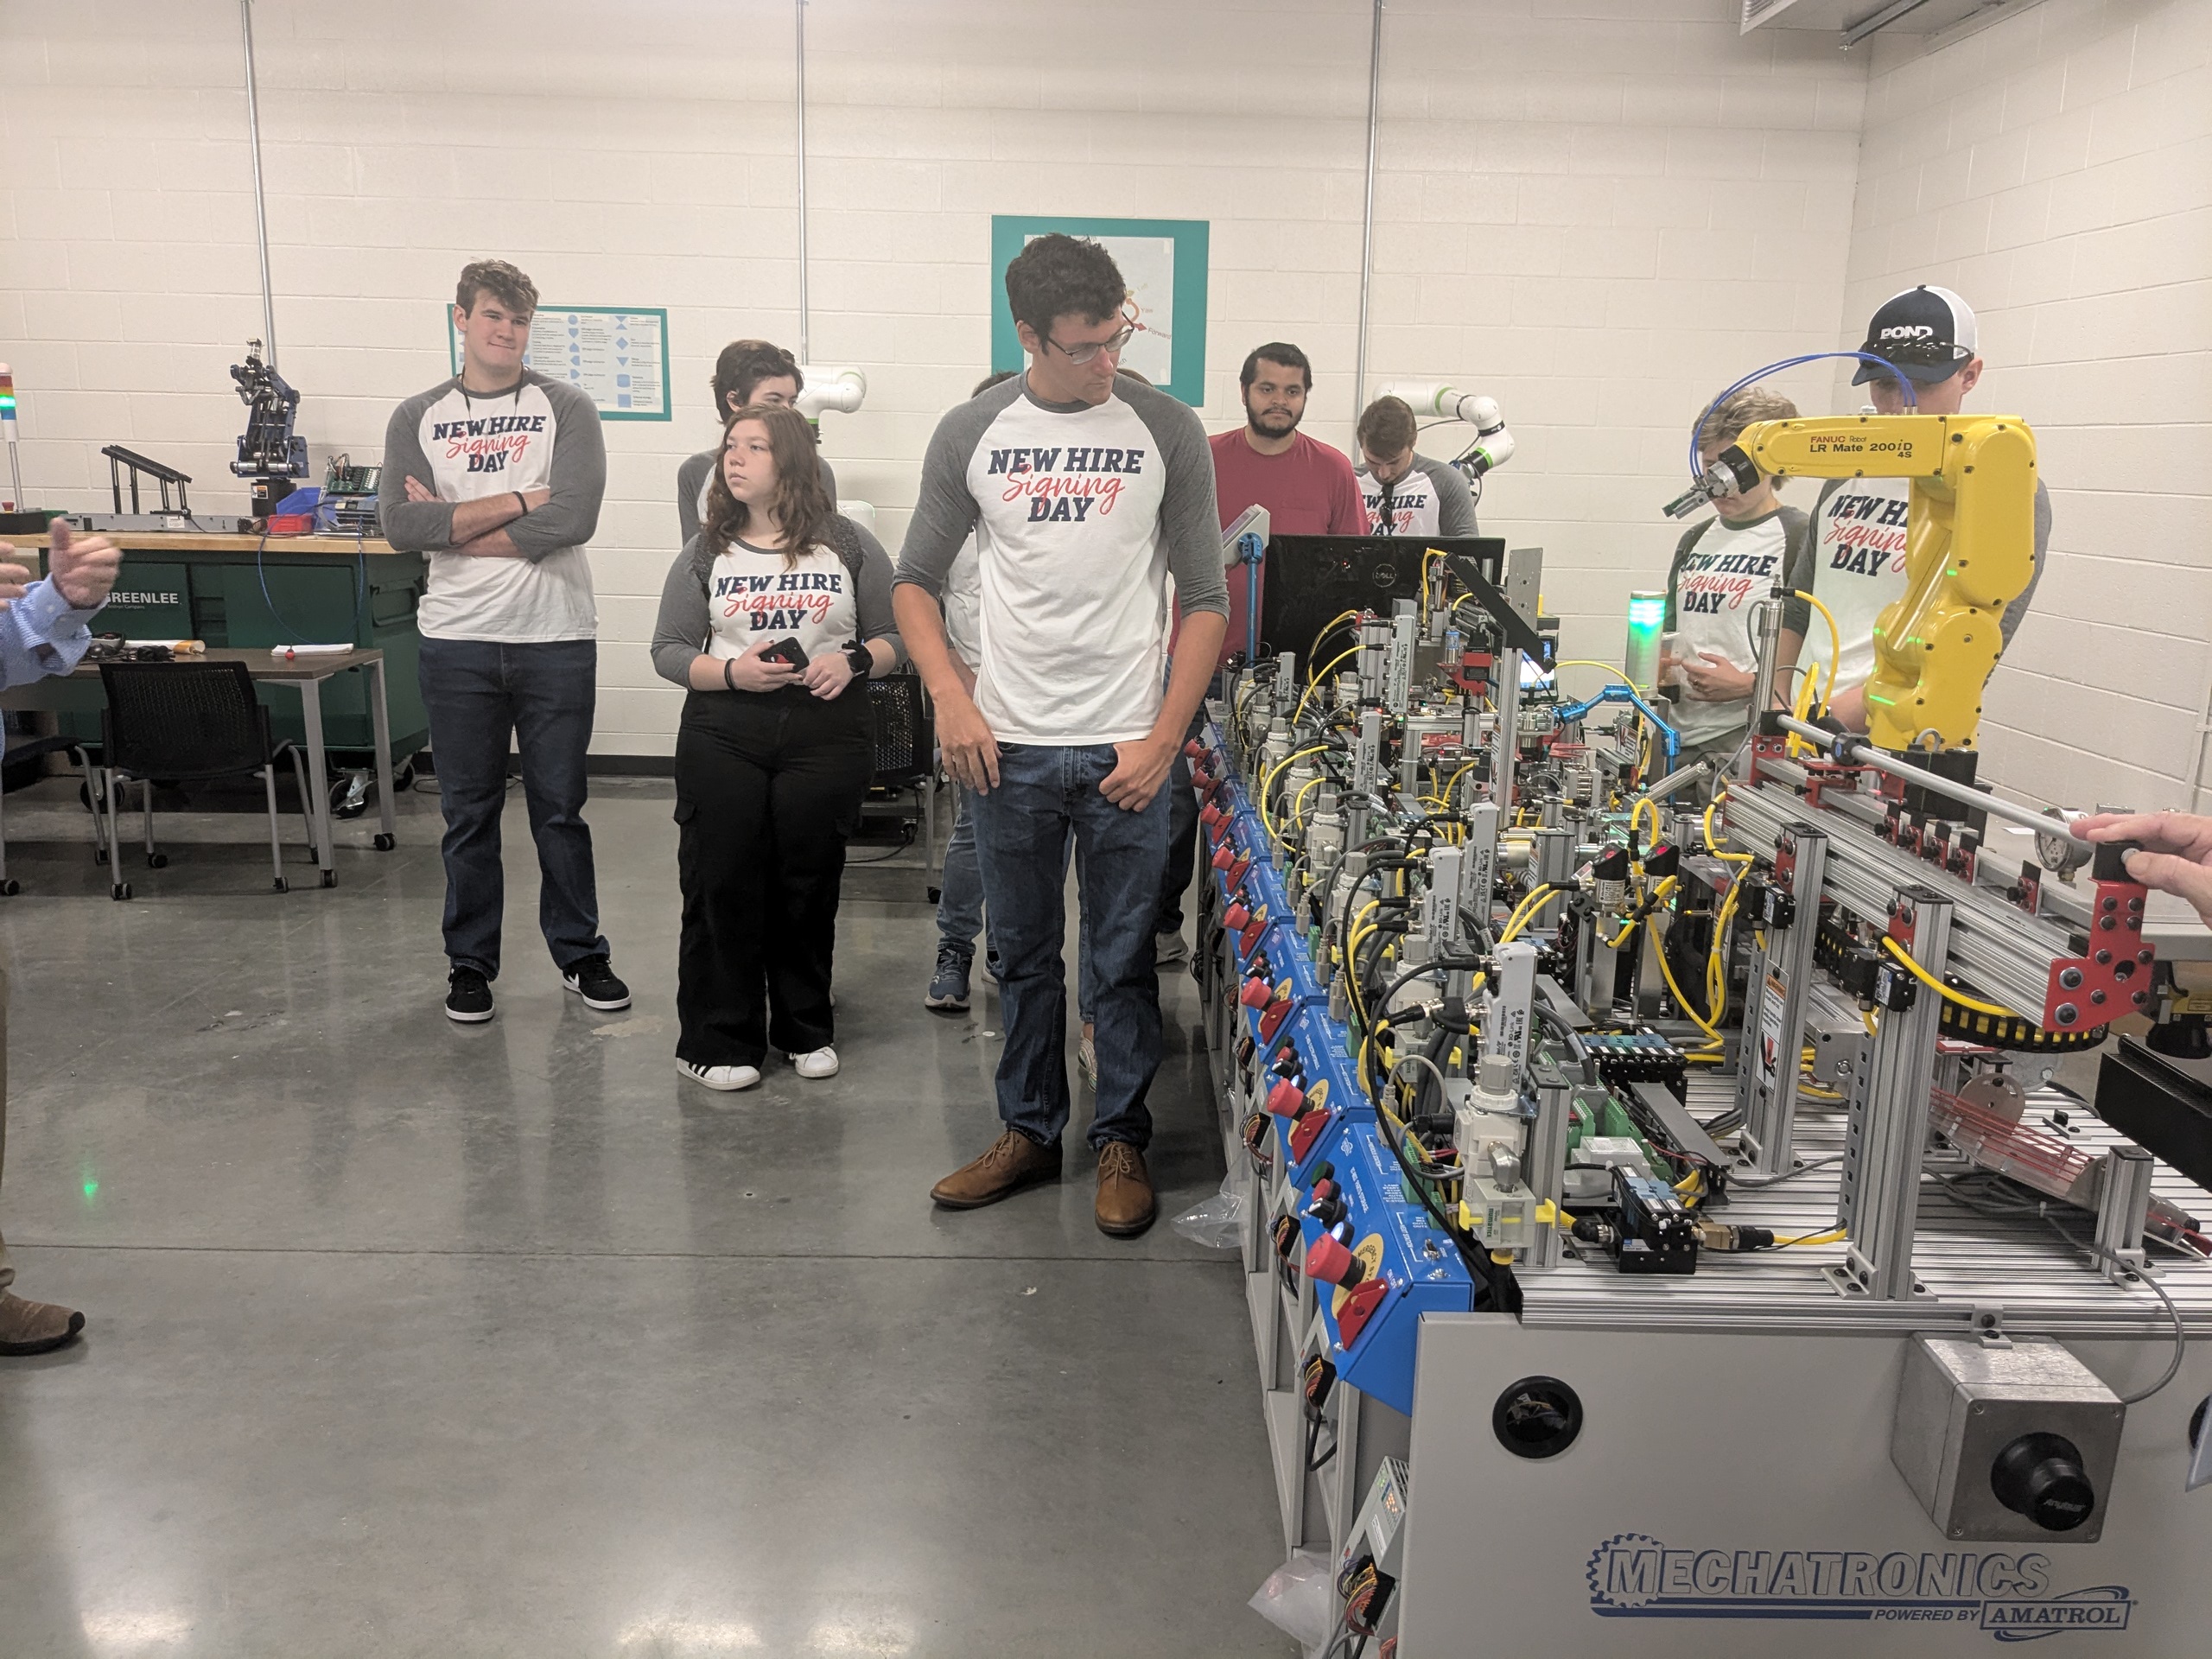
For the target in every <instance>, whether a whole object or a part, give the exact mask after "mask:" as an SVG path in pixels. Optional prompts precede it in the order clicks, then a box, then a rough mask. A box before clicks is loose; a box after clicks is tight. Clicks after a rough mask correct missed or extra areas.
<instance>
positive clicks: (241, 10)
mask: <svg viewBox="0 0 2212 1659" xmlns="http://www.w3.org/2000/svg"><path fill="white" fill-rule="evenodd" d="M238 35H239V38H240V40H241V41H242V42H243V43H244V45H245V137H246V149H247V151H248V153H250V154H251V156H252V157H253V237H254V244H255V245H256V246H257V248H258V249H259V250H260V251H261V332H262V333H263V334H264V335H265V336H266V338H265V339H264V340H263V341H262V342H261V343H262V346H263V348H264V351H265V352H266V353H267V358H268V363H269V366H270V368H271V369H274V368H275V367H276V366H277V294H276V289H275V288H274V287H273V286H272V285H271V283H270V280H269V205H268V201H267V200H266V198H265V197H264V195H263V194H262V188H261V100H260V98H259V96H258V92H259V89H258V87H257V86H256V84H255V79H254V73H253V0H238Z"/></svg>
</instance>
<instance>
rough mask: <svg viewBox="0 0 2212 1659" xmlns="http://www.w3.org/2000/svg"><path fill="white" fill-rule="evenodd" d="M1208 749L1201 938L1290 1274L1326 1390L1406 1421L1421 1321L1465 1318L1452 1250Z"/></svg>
mask: <svg viewBox="0 0 2212 1659" xmlns="http://www.w3.org/2000/svg"><path fill="white" fill-rule="evenodd" d="M1206 748H1207V753H1206V756H1205V760H1203V761H1202V762H1201V763H1200V764H1201V766H1202V769H1203V771H1204V772H1205V773H1206V774H1207V775H1208V776H1210V777H1211V779H1212V780H1213V783H1212V787H1211V790H1210V791H1208V793H1207V798H1206V801H1205V810H1203V811H1202V813H1201V824H1202V849H1201V853H1202V856H1203V857H1204V858H1205V860H1206V861H1207V874H1208V875H1209V876H1210V878H1211V880H1212V882H1213V886H1214V890H1215V893H1216V894H1217V898H1218V900H1219V903H1218V905H1217V906H1215V908H1214V925H1217V926H1218V927H1219V928H1220V929H1221V931H1222V932H1223V933H1224V934H1226V935H1227V936H1228V937H1229V938H1230V954H1231V957H1232V959H1233V961H1234V962H1235V963H1236V983H1235V984H1234V985H1233V986H1230V987H1228V988H1226V994H1227V995H1232V996H1234V997H1235V998H1236V1003H1237V1010H1236V1011H1237V1015H1238V1019H1237V1025H1236V1028H1237V1029H1239V1030H1241V1031H1242V1032H1243V1033H1244V1034H1245V1035H1247V1036H1248V1037H1249V1038H1250V1039H1251V1041H1252V1043H1253V1045H1254V1051H1255V1052H1254V1057H1253V1060H1252V1062H1251V1065H1250V1068H1249V1070H1250V1071H1256V1072H1257V1074H1258V1077H1259V1079H1260V1087H1259V1090H1258V1093H1259V1096H1260V1102H1261V1104H1262V1109H1267V1110H1268V1114H1269V1117H1270V1133H1271V1136H1272V1141H1271V1144H1270V1146H1269V1155H1270V1156H1271V1157H1272V1158H1273V1159H1274V1160H1280V1166H1281V1168H1282V1169H1283V1170H1284V1171H1285V1172H1286V1175H1287V1181H1288V1185H1289V1189H1290V1194H1291V1200H1290V1205H1289V1206H1288V1207H1289V1208H1290V1209H1292V1211H1294V1213H1295V1214H1296V1215H1297V1217H1298V1218H1299V1237H1298V1239H1297V1241H1296V1244H1295V1247H1294V1249H1292V1250H1291V1252H1290V1255H1289V1260H1288V1266H1289V1267H1290V1268H1291V1269H1292V1270H1293V1271H1300V1272H1306V1271H1311V1274H1312V1276H1313V1277H1314V1278H1315V1280H1316V1281H1317V1282H1316V1284H1315V1290H1316V1293H1317V1295H1318V1298H1319V1306H1320V1308H1321V1313H1322V1318H1323V1319H1324V1321H1325V1324H1326V1326H1327V1329H1328V1333H1329V1337H1330V1340H1331V1346H1332V1353H1331V1357H1332V1361H1333V1363H1335V1365H1336V1367H1337V1373H1338V1376H1339V1377H1340V1378H1341V1379H1342V1380H1343V1381H1344V1382H1345V1383H1349V1384H1351V1386H1352V1387H1354V1388H1357V1389H1359V1390H1361V1392H1363V1393H1364V1394H1367V1395H1371V1396H1372V1397H1373V1398H1375V1399H1377V1400H1380V1401H1381V1402H1383V1403H1384V1404H1385V1405H1388V1406H1389V1407H1391V1408H1393V1409H1395V1410H1397V1411H1400V1412H1404V1413H1407V1414H1410V1413H1411V1412H1412V1410H1413V1393H1414V1357H1415V1352H1416V1349H1417V1346H1418V1344H1419V1341H1420V1335H1421V1315H1422V1314H1423V1313H1430V1312H1440V1313H1466V1312H1468V1311H1469V1310H1470V1309H1471V1308H1472V1306H1474V1282H1473V1281H1472V1280H1471V1278H1470V1277H1469V1275H1468V1273H1467V1269H1466V1267H1465V1263H1463V1262H1461V1261H1460V1259H1459V1252H1458V1250H1457V1249H1455V1248H1454V1247H1453V1245H1452V1241H1451V1239H1450V1238H1449V1237H1448V1236H1446V1234H1445V1232H1444V1231H1443V1230H1442V1229H1441V1228H1440V1227H1439V1226H1438V1225H1437V1224H1435V1222H1434V1220H1433V1218H1432V1217H1430V1215H1429V1213H1428V1211H1427V1210H1426V1209H1425V1208H1424V1207H1423V1206H1422V1205H1421V1200H1420V1199H1419V1198H1416V1197H1414V1195H1413V1194H1411V1193H1409V1192H1407V1191H1406V1190H1405V1187H1404V1185H1403V1176H1402V1171H1401V1170H1400V1167H1399V1165H1398V1161H1397V1160H1396V1159H1395V1157H1394V1156H1392V1154H1391V1151H1390V1148H1389V1145H1388V1144H1387V1143H1386V1142H1385V1141H1383V1129H1382V1127H1381V1124H1380V1121H1379V1120H1378V1118H1377V1116H1376V1112H1375V1109H1374V1106H1373V1104H1372V1103H1371V1102H1370V1099H1369V1098H1368V1096H1367V1092H1366V1090H1365V1089H1364V1088H1363V1086H1362V1085H1361V1083H1360V1079H1359V1072H1358V1068H1357V1044H1356V1043H1355V1042H1354V1040H1353V1039H1352V1038H1351V1033H1349V1032H1348V1031H1347V1030H1346V1028H1345V1027H1344V1026H1343V1025H1342V1024H1341V1023H1339V1022H1338V1021H1337V1020H1332V1019H1331V1018H1330V1017H1329V997H1328V989H1327V986H1326V984H1325V982H1324V980H1323V978H1322V976H1321V975H1320V974H1319V973H1318V972H1316V970H1315V969H1314V966H1313V957H1312V956H1311V955H1310V954H1309V951H1308V949H1307V942H1306V935H1305V932H1304V931H1303V929H1302V928H1301V927H1300V918H1299V917H1298V915H1297V913H1296V912H1295V910H1294V906H1292V904H1291V902H1290V899H1289V895H1288V893H1287V891H1286V889H1285V887H1284V886H1283V882H1282V879H1281V874H1279V873H1278V872H1277V871H1276V869H1275V867H1274V860H1273V856H1272V847H1271V843H1270V842H1269V840H1268V834H1267V830H1266V828H1265V826H1264V825H1263V824H1262V822H1261V819H1260V814H1259V811H1258V810H1257V809H1256V808H1255V806H1254V805H1253V804H1252V801H1251V798H1250V797H1249V795H1248V794H1247V792H1246V790H1245V785H1244V782H1243V778H1242V777H1241V775H1240V774H1239V772H1238V770H1237V766H1236V762H1235V760H1233V759H1231V758H1230V755H1229V754H1228V753H1227V752H1226V751H1225V750H1224V748H1223V747H1222V746H1221V744H1220V742H1219V740H1218V736H1217V734H1216V733H1214V732H1212V731H1211V730H1209V732H1208V734H1207V744H1206ZM1206 944H1207V947H1208V948H1209V949H1211V948H1212V945H1213V941H1211V940H1208V941H1206ZM1286 1085H1287V1087H1286ZM1268 1220H1269V1221H1270V1222H1272V1220H1273V1217H1272V1216H1270V1217H1268ZM1351 1262H1356V1263H1357V1268H1352V1267H1350V1266H1349V1265H1348V1263H1351ZM1346 1280H1349V1281H1350V1282H1349V1283H1348V1284H1347V1283H1345V1282H1344V1281H1346Z"/></svg>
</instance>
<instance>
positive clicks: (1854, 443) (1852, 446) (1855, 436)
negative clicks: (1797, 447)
mask: <svg viewBox="0 0 2212 1659" xmlns="http://www.w3.org/2000/svg"><path fill="white" fill-rule="evenodd" d="M1805 453H1806V454H1808V456H1809V455H1821V456H1827V455H1849V456H1852V457H1853V458H1854V459H1857V460H1880V461H1910V460H1911V459H1912V453H1913V442H1912V440H1911V439H1910V438H1876V437H1868V436H1866V435H1863V434H1861V433H1857V432H1839V433H1836V434H1834V435H1832V436H1827V437H1808V438H1807V439H1806V440H1805Z"/></svg>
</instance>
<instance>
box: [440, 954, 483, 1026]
mask: <svg viewBox="0 0 2212 1659" xmlns="http://www.w3.org/2000/svg"><path fill="white" fill-rule="evenodd" d="M491 1017H492V982H491V981H490V980H488V979H486V978H485V977H484V976H483V975H481V974H480V973H478V972H477V971H476V970H475V969H474V968H456V969H454V970H453V973H452V975H451V976H449V977H448V979H447V981H446V1018H447V1019H448V1020H454V1021H455V1022H456V1023H458V1024H461V1025H464V1026H480V1025H482V1024H483V1023H484V1022H485V1021H486V1020H489V1019H490V1018H491Z"/></svg>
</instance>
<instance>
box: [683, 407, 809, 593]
mask: <svg viewBox="0 0 2212 1659" xmlns="http://www.w3.org/2000/svg"><path fill="white" fill-rule="evenodd" d="M741 421H758V422H760V424H761V425H763V426H765V427H766V428H767V429H768V453H769V454H770V456H772V458H773V459H774V461H775V463H776V487H775V492H774V494H773V496H772V499H771V502H770V511H771V512H773V513H774V514H775V516H776V521H777V523H779V524H781V525H782V526H783V529H784V568H785V569H787V570H788V569H791V567H792V566H793V565H795V564H797V563H798V556H799V555H800V554H802V553H804V552H805V551H806V550H808V549H809V548H811V547H812V546H814V544H815V543H817V542H819V541H820V540H821V539H822V537H823V532H824V531H826V530H827V529H828V527H829V519H830V518H831V516H832V515H833V514H835V513H836V511H837V504H836V502H834V501H832V500H831V499H829V491H827V490H825V489H823V487H822V466H821V461H820V459H819V458H818V457H817V455H816V454H815V443H814V429H813V428H812V427H810V426H809V425H808V424H807V423H806V416H804V415H802V414H800V413H799V412H798V410H795V409H788V408H785V406H784V405H782V404H747V406H746V407H745V408H743V409H741V410H738V411H737V413H736V414H734V415H733V416H730V417H729V419H728V420H727V421H725V422H723V423H722V442H721V448H719V449H718V450H716V451H715V476H714V482H713V483H711V484H709V486H707V545H708V546H709V547H711V548H713V549H714V550H715V552H716V553H718V554H720V553H727V552H728V551H729V544H730V542H731V541H732V540H733V539H734V537H740V536H742V535H743V534H744V533H745V531H746V527H747V523H748V521H749V520H750V519H751V518H752V516H753V515H752V512H751V511H750V510H749V509H748V508H747V506H746V505H745V503H744V502H742V501H741V500H739V499H737V498H736V497H735V496H734V495H732V494H731V493H729V478H728V474H726V473H724V472H723V470H722V457H723V456H724V455H725V454H728V451H729V435H730V433H731V431H732V429H734V428H735V427H736V426H737V425H738V423H740V422H741Z"/></svg>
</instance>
